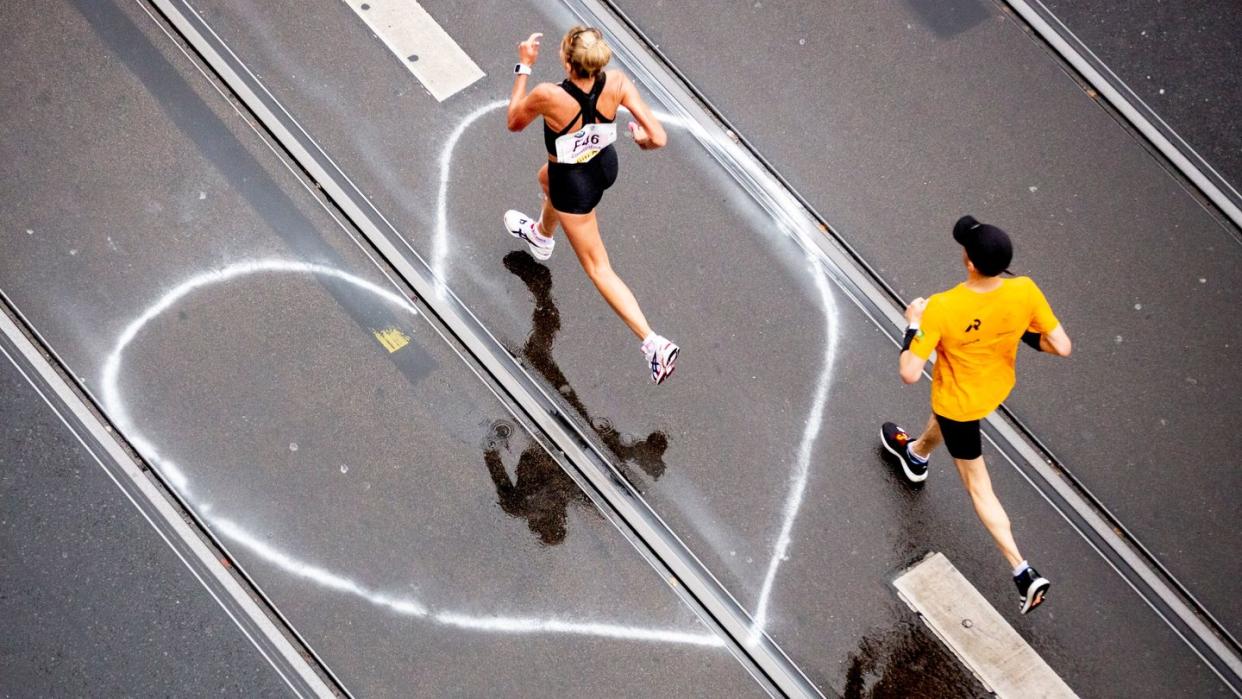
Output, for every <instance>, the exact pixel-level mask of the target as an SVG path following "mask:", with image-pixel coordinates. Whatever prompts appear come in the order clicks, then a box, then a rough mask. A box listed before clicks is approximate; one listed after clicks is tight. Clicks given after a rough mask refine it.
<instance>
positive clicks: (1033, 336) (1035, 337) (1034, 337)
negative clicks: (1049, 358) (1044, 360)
mask: <svg viewBox="0 0 1242 699" xmlns="http://www.w3.org/2000/svg"><path fill="white" fill-rule="evenodd" d="M1042 337H1043V335H1040V334H1039V333H1037V332H1032V331H1030V330H1027V331H1026V332H1024V333H1022V341H1023V342H1025V343H1026V344H1028V345H1030V346H1031V347H1034V348H1035V351H1036V352H1043V351H1044V349H1043V348H1042V347H1040V346H1039V340H1040V339H1041V338H1042Z"/></svg>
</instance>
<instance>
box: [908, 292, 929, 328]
mask: <svg viewBox="0 0 1242 699" xmlns="http://www.w3.org/2000/svg"><path fill="white" fill-rule="evenodd" d="M925 308H927V299H925V298H923V297H922V296H920V297H918V298H917V299H914V300H913V301H911V302H910V305H909V306H906V323H907V324H913V323H917V322H919V321H920V320H922V319H923V309H925Z"/></svg>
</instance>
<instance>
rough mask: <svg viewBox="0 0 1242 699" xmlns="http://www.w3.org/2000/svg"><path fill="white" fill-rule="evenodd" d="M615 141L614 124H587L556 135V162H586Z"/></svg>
mask: <svg viewBox="0 0 1242 699" xmlns="http://www.w3.org/2000/svg"><path fill="white" fill-rule="evenodd" d="M616 141H617V125H616V124H587V125H586V126H584V127H582V128H581V129H579V130H577V131H575V132H573V133H567V134H565V135H564V136H558V137H557V139H556V161H557V162H558V163H586V162H590V160H591V159H592V158H594V157H595V156H597V155H599V152H600V151H602V150H604V149H605V148H607V147H608V146H611V145H612V144H613V143H616Z"/></svg>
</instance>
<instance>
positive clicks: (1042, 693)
mask: <svg viewBox="0 0 1242 699" xmlns="http://www.w3.org/2000/svg"><path fill="white" fill-rule="evenodd" d="M893 586H894V587H896V588H897V594H898V595H899V596H900V597H901V598H902V599H903V600H905V602H906V604H908V605H910V608H911V609H913V610H914V611H916V612H918V613H919V614H920V615H921V616H922V617H923V620H924V621H925V622H926V623H927V625H928V626H929V627H931V630H932V631H933V632H935V634H936V635H937V636H939V637H940V640H942V641H944V643H945V645H947V646H948V647H949V650H951V651H953V654H954V655H956V656H957V657H958V658H959V659H960V660H961V661H962V662H963V663H965V664H966V666H967V667H969V668H970V669H971V671H972V672H974V673H975V676H977V677H978V678H979V680H980V681H981V682H983V684H984V686H985V687H987V688H988V689H989V690H991V691H993V692H995V693H996V695H997V696H998V697H1074V696H1076V695H1075V694H1074V691H1073V690H1072V689H1070V688H1069V685H1067V684H1065V681H1064V680H1062V679H1061V678H1060V677H1059V676H1058V675H1057V673H1056V672H1055V671H1054V670H1053V669H1052V668H1051V667H1049V666H1048V663H1046V662H1044V659H1043V658H1041V657H1039V654H1038V653H1036V652H1035V649H1033V648H1031V646H1030V645H1028V644H1027V642H1026V641H1024V640H1022V637H1021V636H1019V635H1018V632H1017V631H1014V630H1013V627H1012V626H1010V625H1009V623H1008V622H1006V621H1005V618H1004V617H1002V616H1001V615H1000V612H998V611H996V609H995V608H993V607H992V605H990V604H988V601H987V600H986V599H984V598H983V595H981V594H979V591H978V590H976V589H975V587H974V585H971V584H970V582H969V581H968V580H966V578H965V577H963V576H962V574H961V573H959V572H958V571H957V568H954V567H953V564H952V563H950V562H949V559H948V558H945V556H944V554H941V553H934V554H932V555H930V556H928V557H927V558H924V559H923V560H922V561H920V562H919V563H917V564H915V565H914V566H913V567H912V568H910V569H909V570H907V571H906V572H905V573H902V574H901V576H900V577H898V578H897V579H896V580H894V581H893ZM1015 599H1016V598H1015Z"/></svg>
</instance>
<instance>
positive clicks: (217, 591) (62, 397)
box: [0, 311, 335, 697]
mask: <svg viewBox="0 0 1242 699" xmlns="http://www.w3.org/2000/svg"><path fill="white" fill-rule="evenodd" d="M0 334H2V335H3V336H4V337H5V338H7V340H8V343H9V344H10V345H11V346H12V347H13V348H14V349H15V350H16V353H17V356H14V355H13V354H10V352H9V350H8V349H7V348H6V347H5V346H4V344H2V343H0V354H3V355H4V357H5V358H6V359H7V360H8V361H9V362H11V363H12V364H13V366H14V367H16V368H17V371H18V373H20V374H21V375H22V377H23V378H25V379H26V381H27V382H28V383H29V384H30V386H31V387H32V388H34V390H35V392H36V393H38V394H39V396H40V397H41V398H42V399H43V400H44V402H46V403H47V405H48V407H50V408H51V409H52V412H54V413H55V414H56V416H57V417H58V418H59V419H60V420H61V422H63V423H64V425H65V427H66V428H67V429H68V430H69V432H70V433H71V434H73V436H74V438H75V439H76V440H77V441H78V443H80V444H81V445H82V447H83V449H85V450H86V452H87V453H88V454H90V456H91V458H92V459H93V460H94V461H95V463H97V464H99V467H100V468H101V469H103V471H104V473H106V474H107V475H108V477H109V478H110V479H112V482H113V483H115V484H116V485H117V487H118V488H120V489H121V492H122V493H124V494H125V497H126V498H127V499H128V500H129V501H130V503H132V504H133V505H134V507H135V508H137V510H138V511H139V513H141V514H142V516H143V518H144V519H146V520H147V522H148V523H149V524H150V525H151V527H152V528H153V529H155V531H156V533H158V534H159V535H160V538H161V539H163V540H164V542H165V543H166V544H168V547H169V548H170V549H172V551H173V553H175V554H176V555H177V558H179V559H180V560H181V562H182V563H184V564H185V566H186V568H187V569H189V571H190V573H191V574H192V575H193V576H194V577H195V579H197V580H198V581H199V583H201V584H202V585H203V588H204V589H206V590H207V592H208V594H210V595H211V597H212V599H214V600H215V601H216V602H217V603H218V604H219V605H220V607H221V608H222V609H224V612H225V614H227V615H228V617H229V618H230V619H232V620H233V622H234V623H235V624H237V627H238V628H239V629H240V630H241V632H242V634H243V635H244V636H245V637H246V638H247V639H248V640H249V641H250V642H251V643H252V644H254V647H255V648H256V649H257V650H258V651H259V653H260V654H261V655H262V656H263V657H264V659H266V660H267V661H268V663H270V664H271V666H272V668H273V669H274V670H275V671H276V673H277V674H278V675H280V677H281V679H283V680H284V681H285V683H286V684H287V685H288V686H289V689H290V690H291V691H292V692H293V693H294V694H295V695H296V696H299V697H311V696H314V697H332V696H335V695H334V693H333V692H332V690H331V689H330V688H329V687H328V685H327V684H326V683H325V682H324V681H323V679H322V678H321V677H320V676H319V675H318V673H316V672H315V670H314V669H313V668H312V667H311V665H310V664H309V663H308V662H307V661H306V659H305V658H303V657H302V655H301V654H300V653H299V652H298V650H297V649H296V648H294V646H293V644H291V643H290V642H289V640H288V639H287V638H285V636H284V634H283V633H281V631H280V630H279V629H278V628H277V627H276V625H275V624H274V623H273V622H272V620H271V619H270V618H269V617H268V615H267V614H266V613H265V612H264V611H263V610H262V609H261V608H260V607H259V605H258V604H257V603H256V602H255V601H254V599H252V598H251V596H250V595H249V594H248V593H247V591H246V590H245V589H244V588H243V587H242V585H241V583H239V582H238V581H237V580H236V579H235V578H234V577H233V575H232V574H231V573H229V571H228V570H227V569H226V568H225V567H224V565H223V564H222V563H221V562H220V561H219V560H218V559H217V557H216V555H215V554H214V553H213V552H212V550H211V549H210V548H209V547H208V546H207V544H206V543H204V542H203V540H202V539H200V538H199V537H198V535H197V534H195V532H194V530H193V529H192V528H191V527H190V525H189V524H187V523H186V521H185V520H184V519H183V518H182V515H181V513H179V512H178V511H177V510H176V509H175V508H174V507H173V506H172V504H170V503H169V502H168V500H167V499H166V498H165V497H164V495H163V494H162V493H160V491H159V489H158V488H157V487H156V485H155V484H154V483H153V482H152V481H151V480H150V479H149V478H148V477H147V476H146V475H144V474H143V472H142V470H141V468H140V467H139V465H138V464H137V463H135V462H134V460H133V459H132V458H131V457H130V455H129V454H127V453H126V452H125V450H124V449H123V448H122V447H121V445H120V444H118V443H117V441H116V440H115V439H114V438H113V437H112V435H110V434H109V433H108V428H107V427H105V425H104V424H102V423H101V422H100V420H99V419H98V418H97V417H96V416H95V415H94V414H93V413H92V412H91V411H90V409H89V408H88V407H87V406H86V404H85V403H84V402H83V401H82V399H81V398H80V397H79V396H78V395H77V394H76V393H75V392H74V391H73V389H72V388H70V386H69V384H68V383H66V382H65V380H64V379H63V378H61V376H60V374H58V373H57V372H56V369H55V368H53V366H52V364H51V363H50V362H49V361H48V360H47V359H46V358H44V356H43V354H42V353H41V352H40V351H39V349H38V348H37V347H36V346H35V345H34V343H32V342H31V341H30V340H29V339H28V338H27V337H26V336H25V335H24V334H23V333H22V331H21V329H19V328H18V326H17V324H16V323H14V322H13V320H12V319H11V318H9V316H8V315H7V314H6V313H4V312H2V311H0ZM23 365H25V366H23ZM25 367H29V368H30V369H31V370H32V371H33V372H34V373H35V374H36V375H37V377H38V378H37V379H36V377H35V376H31V374H30V373H28V372H27V370H26V368H25ZM45 387H46V389H48V390H47V391H45ZM48 391H50V393H51V395H49V394H48ZM66 412H68V413H69V415H70V416H72V418H71V417H69V416H67V415H66ZM84 433H85V434H84ZM101 451H102V453H103V455H102V456H101V453H100V452H101Z"/></svg>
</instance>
